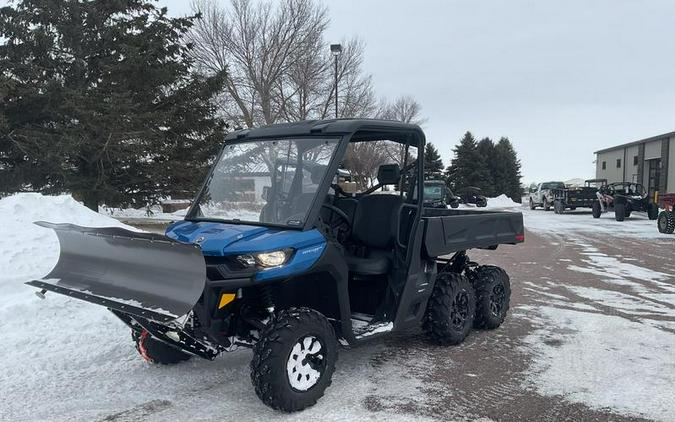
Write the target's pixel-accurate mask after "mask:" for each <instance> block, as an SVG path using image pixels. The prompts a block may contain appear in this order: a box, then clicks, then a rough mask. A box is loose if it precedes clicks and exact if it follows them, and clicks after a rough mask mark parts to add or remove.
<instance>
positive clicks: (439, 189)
mask: <svg viewBox="0 0 675 422" xmlns="http://www.w3.org/2000/svg"><path fill="white" fill-rule="evenodd" d="M424 199H428V200H436V199H443V186H438V185H436V186H424Z"/></svg>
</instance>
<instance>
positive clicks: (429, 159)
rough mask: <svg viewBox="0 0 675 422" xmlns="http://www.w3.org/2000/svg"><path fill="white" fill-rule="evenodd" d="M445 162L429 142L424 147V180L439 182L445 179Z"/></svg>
mask: <svg viewBox="0 0 675 422" xmlns="http://www.w3.org/2000/svg"><path fill="white" fill-rule="evenodd" d="M443 168H444V167H443V160H441V155H440V154H439V153H438V150H437V149H436V147H435V146H434V144H432V143H431V142H429V143H428V144H426V146H425V147H424V178H425V179H426V180H438V179H442V178H443Z"/></svg>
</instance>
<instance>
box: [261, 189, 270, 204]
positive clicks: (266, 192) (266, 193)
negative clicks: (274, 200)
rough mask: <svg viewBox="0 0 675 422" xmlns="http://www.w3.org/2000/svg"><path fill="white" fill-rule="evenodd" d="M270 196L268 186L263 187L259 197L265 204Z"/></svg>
mask: <svg viewBox="0 0 675 422" xmlns="http://www.w3.org/2000/svg"><path fill="white" fill-rule="evenodd" d="M269 196H270V186H263V188H262V193H261V194H260V197H261V198H262V199H263V200H264V201H265V202H267V201H268V199H269Z"/></svg>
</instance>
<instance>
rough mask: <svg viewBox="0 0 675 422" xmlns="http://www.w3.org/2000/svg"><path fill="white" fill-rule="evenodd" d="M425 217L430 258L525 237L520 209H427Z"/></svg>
mask: <svg viewBox="0 0 675 422" xmlns="http://www.w3.org/2000/svg"><path fill="white" fill-rule="evenodd" d="M422 219H423V220H424V221H425V225H424V227H425V233H424V253H425V254H426V255H427V256H429V257H438V256H442V255H448V254H452V253H455V252H458V251H463V250H467V249H475V248H493V247H497V246H498V245H501V244H511V245H514V244H516V243H521V242H523V241H524V240H525V234H524V233H525V232H524V228H523V214H521V213H520V212H507V211H475V210H458V209H435V208H425V209H424V215H423V217H422Z"/></svg>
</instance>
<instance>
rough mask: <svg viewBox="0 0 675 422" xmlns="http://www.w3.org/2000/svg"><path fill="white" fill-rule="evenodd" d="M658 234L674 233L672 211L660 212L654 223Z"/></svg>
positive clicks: (674, 217)
mask: <svg viewBox="0 0 675 422" xmlns="http://www.w3.org/2000/svg"><path fill="white" fill-rule="evenodd" d="M656 225H657V227H658V228H659V233H665V234H673V232H674V231H675V216H673V212H672V211H661V213H660V214H659V217H658V221H657V222H656Z"/></svg>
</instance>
